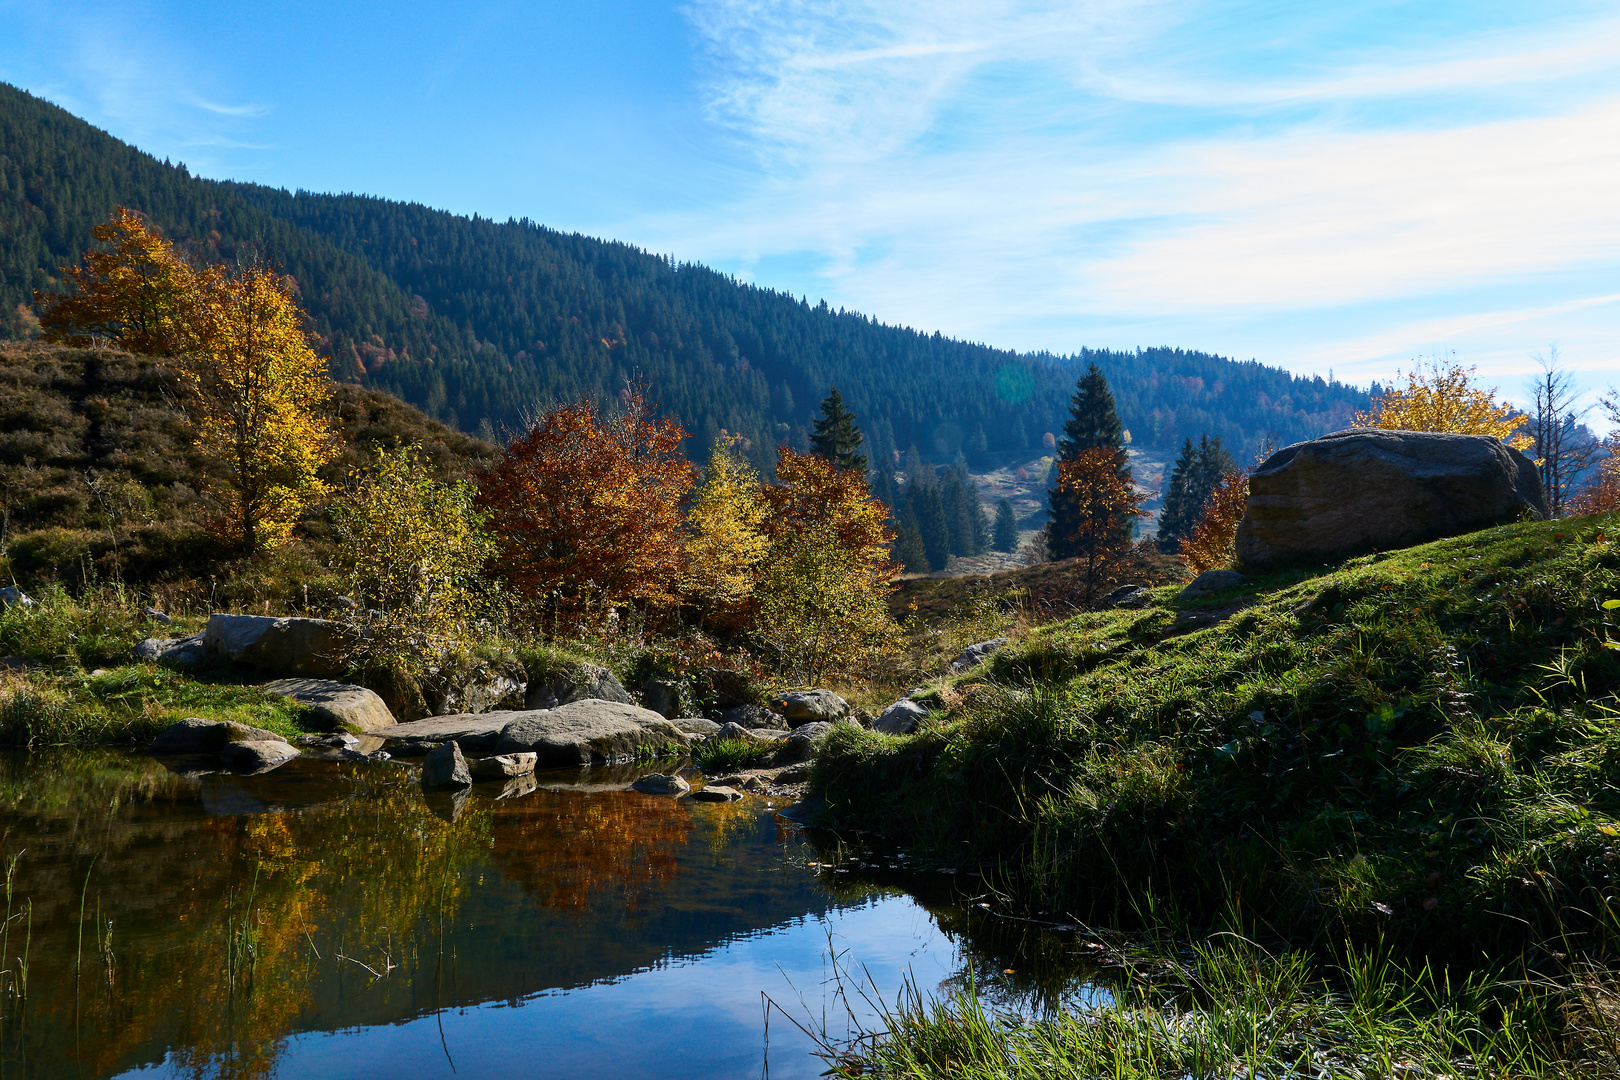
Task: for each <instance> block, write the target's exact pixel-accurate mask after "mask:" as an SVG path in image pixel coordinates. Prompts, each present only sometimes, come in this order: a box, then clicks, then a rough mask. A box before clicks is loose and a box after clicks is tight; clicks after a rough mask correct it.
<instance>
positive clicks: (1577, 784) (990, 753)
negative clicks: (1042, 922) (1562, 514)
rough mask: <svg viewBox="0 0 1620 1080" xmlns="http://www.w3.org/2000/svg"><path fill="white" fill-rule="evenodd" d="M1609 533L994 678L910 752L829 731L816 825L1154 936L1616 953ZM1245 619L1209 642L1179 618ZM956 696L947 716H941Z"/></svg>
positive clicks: (1380, 577)
mask: <svg viewBox="0 0 1620 1080" xmlns="http://www.w3.org/2000/svg"><path fill="white" fill-rule="evenodd" d="M1616 530H1620V521H1617V520H1615V519H1614V518H1613V517H1608V518H1584V519H1576V520H1572V521H1561V522H1551V523H1532V524H1522V525H1514V526H1507V527H1503V528H1500V529H1495V530H1490V531H1487V532H1482V533H1476V534H1473V535H1470V536H1465V537H1460V538H1456V539H1452V540H1446V541H1441V542H1437V543H1434V544H1429V545H1425V546H1422V547H1417V548H1412V549H1409V550H1406V551H1400V552H1394V553H1390V554H1387V555H1380V556H1369V557H1367V558H1362V559H1357V560H1354V561H1352V562H1349V563H1346V564H1345V565H1343V566H1342V567H1339V568H1337V569H1335V570H1332V571H1330V572H1323V571H1320V570H1318V571H1315V572H1309V571H1293V572H1287V573H1281V574H1274V575H1271V576H1267V577H1260V578H1256V579H1253V580H1252V581H1251V583H1250V584H1249V585H1248V586H1246V587H1243V588H1240V589H1239V590H1235V591H1234V592H1233V593H1231V594H1228V595H1224V596H1220V597H1216V598H1214V599H1212V600H1210V601H1206V602H1205V603H1203V604H1201V605H1190V604H1189V605H1183V604H1182V603H1180V602H1179V601H1178V600H1177V599H1176V598H1175V593H1176V591H1177V590H1176V588H1174V587H1169V588H1165V589H1161V590H1159V592H1158V593H1157V595H1156V599H1155V602H1154V604H1153V605H1152V606H1151V607H1149V608H1146V609H1144V610H1140V611H1115V612H1102V613H1096V614H1088V615H1081V616H1077V617H1075V618H1072V619H1069V620H1067V621H1065V622H1061V623H1057V624H1053V625H1051V626H1048V627H1045V628H1043V629H1041V630H1040V631H1037V632H1035V633H1033V634H1031V635H1029V636H1028V637H1027V638H1026V639H1025V640H1024V641H1022V642H1020V643H1018V644H1017V645H1015V646H1012V647H1009V648H1007V649H1005V650H1003V651H1002V652H1001V653H999V654H998V655H997V656H996V657H995V658H994V660H993V662H992V663H991V664H989V665H987V666H986V667H984V668H981V669H979V670H978V671H977V672H974V673H971V674H970V675H968V676H966V677H965V678H962V679H960V680H958V682H957V684H956V685H955V686H954V687H952V688H950V689H948V690H947V691H946V692H945V693H944V694H942V695H941V696H940V698H937V699H936V701H937V702H940V703H941V704H943V702H944V701H945V700H949V701H952V702H954V704H953V705H952V706H951V707H950V708H949V709H942V711H941V713H940V714H936V717H935V719H934V720H933V722H931V723H930V724H928V725H927V727H926V729H925V730H924V731H923V732H922V733H920V734H918V735H916V736H912V737H904V738H888V737H884V736H880V735H875V734H872V733H869V732H857V731H854V730H850V729H840V730H839V732H838V733H837V735H836V736H835V738H834V739H832V740H830V741H829V744H828V746H827V747H826V749H825V750H824V751H823V753H822V754H821V756H820V757H819V759H818V761H817V765H816V774H815V775H816V781H815V782H816V784H817V786H818V787H819V788H820V789H821V790H822V791H823V792H824V793H825V794H826V795H827V796H828V799H829V805H830V809H831V812H832V813H833V814H834V815H835V816H837V817H839V818H842V819H843V820H845V821H847V822H850V823H861V824H865V825H868V826H872V827H876V828H879V829H882V830H884V831H886V832H888V833H889V834H891V835H897V836H900V837H902V838H904V839H906V840H908V841H910V842H911V843H913V844H915V845H917V846H919V847H922V848H925V849H928V850H931V851H933V852H935V853H936V854H939V855H940V856H942V857H945V858H948V859H950V860H952V861H954V860H956V859H958V858H962V857H964V856H966V857H971V858H975V859H977V860H979V861H980V862H981V863H991V864H996V865H999V866H1000V868H1001V869H1002V870H1003V871H1004V872H1005V873H1006V874H1007V878H1006V880H1007V881H1008V882H1009V884H1010V887H1011V888H1012V889H1013V890H1014V891H1015V892H1016V893H1017V894H1018V895H1019V896H1020V897H1021V898H1023V899H1024V900H1025V901H1026V902H1027V903H1028V904H1029V905H1030V906H1031V907H1034V908H1040V909H1048V910H1057V909H1061V910H1066V911H1069V912H1071V913H1077V914H1078V913H1101V912H1109V911H1112V912H1115V913H1127V912H1129V910H1130V909H1131V908H1133V907H1135V908H1137V909H1139V910H1140V909H1142V908H1143V907H1144V906H1145V905H1147V904H1153V905H1158V908H1157V914H1162V913H1163V912H1164V910H1165V907H1166V906H1167V905H1168V906H1171V907H1173V909H1174V910H1176V911H1178V912H1179V913H1180V914H1182V915H1184V916H1186V917H1188V918H1190V919H1193V920H1195V921H1200V922H1202V923H1203V924H1205V925H1210V924H1213V923H1214V922H1216V921H1219V920H1222V919H1229V918H1230V917H1231V916H1232V915H1233V914H1234V912H1232V911H1230V910H1229V909H1230V908H1231V907H1232V906H1234V905H1235V906H1236V907H1237V908H1238V911H1237V912H1236V913H1235V914H1237V915H1238V916H1239V917H1240V920H1241V921H1242V922H1243V924H1244V925H1247V926H1253V927H1257V928H1260V929H1262V930H1269V931H1271V932H1274V933H1277V934H1281V935H1285V936H1289V937H1293V938H1296V939H1305V940H1311V939H1315V940H1331V941H1337V940H1339V936H1340V935H1341V934H1346V933H1347V934H1349V935H1351V936H1353V937H1363V938H1365V937H1372V936H1380V937H1384V938H1386V939H1389V940H1390V941H1391V942H1392V943H1393V944H1399V945H1401V946H1403V947H1404V946H1412V947H1416V948H1420V949H1423V950H1425V951H1440V952H1452V953H1458V954H1466V953H1469V952H1471V950H1473V949H1475V948H1477V947H1483V946H1486V945H1490V944H1493V943H1494V944H1502V943H1506V942H1512V941H1521V942H1522V941H1533V940H1546V939H1547V937H1548V936H1549V935H1551V934H1553V933H1554V932H1555V927H1556V928H1558V930H1559V931H1561V932H1563V933H1567V934H1585V933H1593V932H1596V933H1597V934H1598V936H1600V937H1602V938H1604V939H1612V935H1610V934H1609V933H1608V931H1609V930H1610V929H1612V928H1609V927H1603V926H1600V925H1599V922H1600V921H1601V920H1600V919H1599V918H1598V917H1596V916H1592V917H1589V916H1587V915H1585V914H1583V913H1582V912H1585V911H1602V910H1604V909H1605V908H1604V905H1600V904H1597V903H1594V902H1593V901H1594V898H1595V897H1596V896H1598V895H1601V896H1604V897H1608V896H1609V895H1610V894H1611V892H1612V891H1613V889H1614V882H1613V874H1614V872H1615V870H1616V868H1617V866H1620V724H1617V723H1616V721H1617V720H1620V710H1617V704H1620V702H1617V700H1616V697H1615V693H1616V690H1617V688H1620V652H1615V651H1613V650H1610V649H1606V648H1605V647H1604V645H1603V641H1604V638H1605V637H1606V636H1609V635H1611V634H1613V635H1614V636H1620V632H1617V631H1616V630H1614V629H1613V628H1612V627H1611V626H1609V625H1608V622H1609V617H1608V614H1607V613H1605V611H1604V610H1603V609H1602V606H1601V605H1602V603H1603V602H1604V601H1606V600H1609V599H1611V598H1616V597H1620V551H1616V549H1615V545H1614V543H1613V542H1612V541H1611V536H1612V535H1613V534H1614V533H1615V532H1616ZM1234 604H1241V605H1244V606H1243V607H1242V608H1241V610H1238V611H1237V612H1236V613H1235V614H1231V615H1230V616H1229V617H1227V618H1225V619H1224V621H1220V622H1218V623H1217V624H1215V625H1212V626H1205V627H1203V628H1199V627H1198V625H1197V616H1198V614H1199V612H1200V610H1202V611H1203V612H1204V613H1205V617H1206V618H1207V614H1208V613H1209V612H1210V611H1212V610H1215V609H1229V608H1230V607H1231V606H1233V605H1234ZM958 694H960V697H958V696H957V695H958Z"/></svg>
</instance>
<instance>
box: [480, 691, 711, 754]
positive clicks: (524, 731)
mask: <svg viewBox="0 0 1620 1080" xmlns="http://www.w3.org/2000/svg"><path fill="white" fill-rule="evenodd" d="M687 743H688V737H687V735H686V733H685V732H683V731H681V729H680V728H678V727H676V726H675V725H674V724H672V723H670V722H669V721H668V720H665V719H664V718H663V717H662V716H659V715H658V714H657V713H655V712H653V711H652V710H651V709H643V708H641V707H640V706H638V705H626V704H624V703H623V702H617V701H601V700H596V699H591V698H587V699H586V700H584V701H575V702H570V703H569V704H567V705H559V706H557V707H556V708H555V709H545V710H540V711H537V712H533V713H520V714H517V715H515V716H513V717H511V719H510V720H509V721H508V723H507V725H506V728H505V730H504V731H503V732H502V734H501V739H500V741H499V742H498V743H497V744H496V745H495V752H496V753H497V754H518V753H527V752H533V753H534V754H536V755H538V758H539V761H538V764H539V765H540V766H541V767H545V766H549V765H589V764H591V763H593V762H598V761H601V762H608V763H613V762H622V761H632V760H634V759H635V758H636V757H637V756H638V755H641V754H647V753H656V752H658V751H660V750H663V749H665V748H666V747H670V746H672V745H673V746H675V747H678V748H681V749H685V748H686V746H687Z"/></svg>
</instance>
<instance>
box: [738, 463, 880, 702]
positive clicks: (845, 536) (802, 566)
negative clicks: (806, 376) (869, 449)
mask: <svg viewBox="0 0 1620 1080" xmlns="http://www.w3.org/2000/svg"><path fill="white" fill-rule="evenodd" d="M776 479H777V482H776V483H775V484H773V485H771V486H770V487H767V488H766V489H765V492H764V495H765V502H766V505H767V506H768V507H769V508H770V513H769V514H768V515H766V517H765V521H764V528H765V533H766V536H768V537H769V539H770V549H769V551H768V553H767V554H766V556H765V560H764V562H763V563H762V564H761V568H760V575H759V582H758V584H757V585H756V586H755V589H754V595H755V600H756V601H757V604H758V609H757V613H756V615H755V620H754V635H755V637H756V638H757V639H758V640H759V641H760V643H761V644H762V645H763V646H764V647H765V649H766V651H768V652H769V653H771V654H772V655H773V656H774V657H775V659H776V661H777V664H778V666H779V667H780V669H781V670H782V671H783V672H784V673H786V674H789V675H791V676H792V677H794V678H796V679H798V680H800V681H801V682H806V683H809V682H815V681H817V680H819V679H821V678H822V677H823V676H825V675H830V674H843V673H846V672H849V671H851V670H852V669H853V668H854V666H855V665H857V664H858V663H859V662H861V661H862V660H864V659H866V658H867V657H870V656H872V655H875V654H877V653H880V652H882V651H883V650H884V649H885V648H887V647H888V645H889V643H890V642H891V641H892V640H893V636H894V632H895V626H894V620H893V619H891V618H890V616H889V611H888V605H887V604H886V603H885V602H884V601H885V598H886V597H887V596H888V595H889V593H890V592H892V591H894V586H893V585H892V584H891V581H892V579H893V578H894V575H895V574H897V573H898V572H899V570H900V568H899V567H898V566H897V565H895V564H894V563H893V562H892V561H890V558H889V551H890V547H891V545H892V544H893V543H894V534H893V533H892V532H891V531H890V530H889V528H888V527H887V526H886V525H885V524H884V519H885V517H886V516H887V513H886V511H885V509H884V507H883V504H882V503H880V502H878V501H877V500H876V499H874V498H872V493H871V491H870V490H869V489H868V488H867V486H866V478H865V477H864V476H862V475H861V474H860V473H858V472H855V471H854V470H846V469H839V468H838V467H837V466H836V465H834V464H833V463H832V462H830V461H828V460H826V459H825V458H822V457H819V456H817V455H815V454H801V453H799V452H798V451H796V450H794V449H793V448H792V447H789V446H782V447H780V448H778V450H777V464H776Z"/></svg>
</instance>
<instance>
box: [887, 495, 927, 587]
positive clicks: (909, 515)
mask: <svg viewBox="0 0 1620 1080" xmlns="http://www.w3.org/2000/svg"><path fill="white" fill-rule="evenodd" d="M894 561H895V562H897V563H899V564H900V565H901V566H904V567H905V568H906V572H907V573H908V574H925V573H927V572H928V550H927V549H926V548H925V547H923V538H922V533H921V532H920V531H919V530H918V529H917V515H916V514H915V513H913V512H912V511H911V504H910V503H907V504H906V507H905V509H904V510H903V511H902V513H901V515H900V524H899V528H897V529H896V530H895V537H894Z"/></svg>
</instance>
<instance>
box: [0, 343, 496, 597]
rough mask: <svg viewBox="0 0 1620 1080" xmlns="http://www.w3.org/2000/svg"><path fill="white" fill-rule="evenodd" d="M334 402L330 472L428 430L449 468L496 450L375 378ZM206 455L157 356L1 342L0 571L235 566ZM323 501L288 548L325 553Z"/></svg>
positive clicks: (122, 571) (153, 576) (446, 471)
mask: <svg viewBox="0 0 1620 1080" xmlns="http://www.w3.org/2000/svg"><path fill="white" fill-rule="evenodd" d="M333 413H334V419H335V421H336V425H335V426H336V429H337V432H338V434H339V437H340V439H341V451H340V453H339V455H338V457H337V459H336V460H334V461H333V462H332V463H331V464H329V465H328V466H327V467H326V468H325V469H324V470H323V474H322V475H323V477H324V478H325V479H326V480H328V481H329V482H331V483H334V484H339V483H341V482H342V480H343V478H344V476H345V475H346V474H347V473H348V471H349V470H350V469H351V468H353V467H355V466H357V465H360V464H362V463H363V462H364V461H365V460H366V458H367V456H368V455H369V453H370V448H371V446H373V445H374V444H381V445H385V446H396V445H400V444H403V443H412V442H414V443H419V444H421V445H422V447H423V448H424V452H425V453H426V454H427V456H428V457H429V458H430V459H431V460H432V461H433V462H434V463H435V465H436V466H437V467H438V469H439V471H440V473H441V475H443V476H445V477H446V478H450V479H459V478H461V477H463V476H465V475H466V473H467V472H468V470H470V469H471V468H474V467H476V466H478V465H480V464H483V463H485V462H487V461H489V460H491V459H492V458H493V456H494V454H495V452H496V451H495V448H494V447H493V446H491V445H489V444H488V443H484V442H481V441H479V440H477V439H474V438H471V437H469V436H467V435H463V434H461V433H460V432H457V431H454V430H452V429H450V428H447V427H445V426H444V425H443V424H440V423H438V422H437V421H434V420H430V419H428V418H427V417H426V416H423V415H422V414H421V413H420V412H418V411H417V410H416V409H414V408H412V407H411V406H409V405H406V404H405V403H404V402H401V401H399V400H397V399H395V398H392V397H390V396H389V395H387V394H383V393H379V392H377V391H374V390H362V389H359V388H358V387H353V386H338V387H336V388H335V397H334V399H333ZM206 467H207V463H206V461H205V460H204V459H203V458H201V457H200V456H199V455H198V453H197V451H196V448H195V447H194V446H193V445H192V443H191V440H190V428H189V425H188V424H187V422H186V419H185V416H184V415H183V414H182V413H181V412H180V410H179V409H178V407H177V404H176V397H175V388H174V386H173V384H172V379H171V378H170V376H169V374H168V373H167V371H166V369H165V368H164V366H163V364H162V362H161V361H159V360H156V359H153V358H151V357H143V356H132V355H130V354H128V353H122V352H116V351H112V350H96V349H79V348H71V347H67V346H59V345H47V344H43V343H32V344H21V343H0V511H3V514H4V522H5V524H4V528H3V529H0V545H3V549H0V578H13V577H14V578H15V579H17V580H20V581H22V582H24V583H25V584H26V585H28V586H30V587H33V586H35V585H37V584H39V583H41V582H43V581H49V580H62V581H67V582H70V583H74V584H77V583H79V582H82V581H84V580H86V579H94V578H98V577H99V578H101V579H103V580H105V579H108V578H114V577H116V578H120V579H122V580H124V581H126V582H130V583H148V582H157V581H174V580H177V579H182V578H190V579H195V580H199V581H206V579H207V578H209V577H210V576H214V575H217V576H220V577H225V576H227V575H228V574H230V573H231V572H232V570H233V569H237V570H239V569H240V568H231V567H228V566H226V565H224V564H225V563H227V562H228V561H229V560H230V558H231V555H230V553H229V552H225V551H222V550H220V548H219V545H218V544H216V543H215V542H214V541H213V540H212V539H211V538H210V537H209V535H208V534H207V533H206V531H204V530H203V528H202V522H203V521H204V519H205V518H206V516H207V513H208V506H207V504H206V502H205V501H204V499H203V498H202V497H201V496H200V495H199V493H198V483H199V477H200V476H202V475H204V474H205V470H206ZM325 514H326V510H325V507H324V506H315V507H312V508H311V509H310V511H309V513H308V514H307V515H306V519H305V522H304V524H303V526H302V527H301V529H300V543H301V544H302V545H303V546H305V547H307V548H310V549H311V550H310V551H307V552H302V553H300V552H298V551H294V552H292V553H290V555H289V558H290V559H291V561H292V562H294V563H296V562H299V561H300V555H301V554H303V555H313V556H316V557H318V556H319V554H320V551H321V548H322V546H323V545H324V543H325V541H326V536H327V525H326V517H325ZM297 546H298V545H295V548H296V547H297ZM302 561H304V562H309V561H310V560H309V559H308V558H305V559H303V560H302ZM285 569H287V570H288V573H289V574H291V573H293V572H295V571H296V570H298V569H304V570H307V569H308V568H307V567H303V568H298V567H292V566H289V567H287V568H285ZM284 576H285V575H284Z"/></svg>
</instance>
